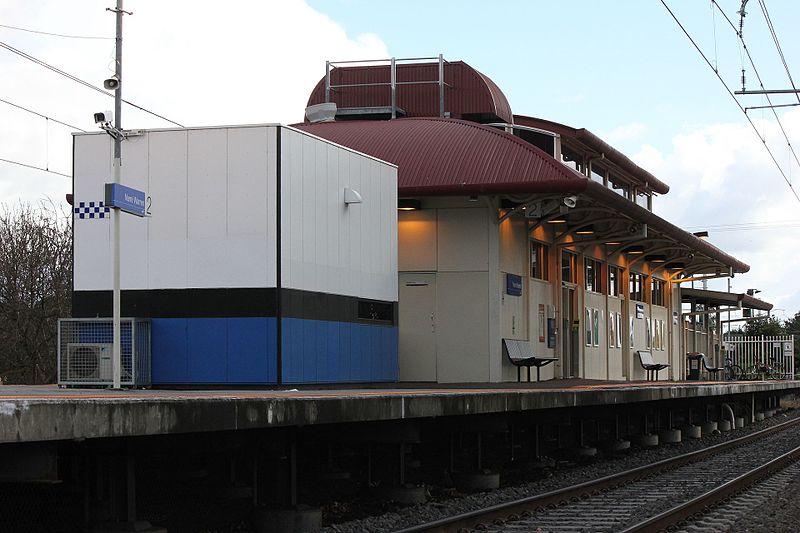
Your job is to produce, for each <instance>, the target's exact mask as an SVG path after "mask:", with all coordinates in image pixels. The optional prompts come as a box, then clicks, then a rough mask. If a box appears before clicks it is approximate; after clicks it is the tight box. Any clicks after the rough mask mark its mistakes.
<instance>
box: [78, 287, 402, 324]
mask: <svg viewBox="0 0 800 533" xmlns="http://www.w3.org/2000/svg"><path fill="white" fill-rule="evenodd" d="M277 294H278V290H277V289H275V288H235V289H153V290H125V291H122V316H126V317H137V318H220V317H274V316H277V306H278V299H277ZM280 294H281V295H282V297H281V300H280V307H281V315H282V316H283V317H286V318H303V319H307V320H329V321H334V322H358V323H368V324H384V325H387V326H394V325H397V302H387V301H383V300H371V299H368V298H356V297H353V296H342V295H339V294H326V293H321V292H311V291H301V290H297V289H282V290H281V291H280ZM359 302H360V303H361V304H362V305H361V307H362V313H361V315H362V317H359ZM371 303H372V304H376V306H378V307H380V308H382V309H385V308H390V311H389V312H388V316H387V315H386V314H381V316H379V317H378V318H377V319H376V318H369V314H368V313H367V314H366V315H365V314H364V312H363V309H364V308H367V309H369V307H370V306H369V304H371ZM72 316H73V317H76V318H91V317H97V316H100V317H110V316H111V291H75V292H73V293H72Z"/></svg>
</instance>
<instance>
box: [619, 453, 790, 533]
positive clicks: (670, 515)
mask: <svg viewBox="0 0 800 533" xmlns="http://www.w3.org/2000/svg"><path fill="white" fill-rule="evenodd" d="M798 459H800V446H798V447H797V448H795V449H794V450H791V451H790V452H787V453H785V454H783V455H781V456H779V457H776V458H775V459H773V460H771V461H769V462H767V463H764V464H763V465H759V466H757V467H756V468H754V469H752V470H750V471H749V472H747V473H745V474H742V475H740V476H738V477H736V478H734V479H732V480H730V481H728V482H726V483H723V484H722V485H720V486H719V487H716V488H715V489H712V490H710V491H708V492H706V493H704V494H701V495H699V496H697V497H695V498H693V499H691V500H689V501H688V502H684V503H682V504H680V505H677V506H675V507H673V508H672V509H669V510H667V511H664V512H662V513H661V514H658V515H656V516H654V517H651V518H649V519H647V520H645V521H643V522H640V523H638V524H635V525H633V526H631V527H629V528H627V529H624V530H622V532H621V533H638V532H645V531H646V532H653V531H665V530H667V528H669V527H670V526H673V525H680V526H685V525H688V524H689V522H690V519H691V517H693V516H699V515H702V514H704V513H705V511H707V510H708V509H709V508H711V507H713V506H715V505H717V504H718V503H720V502H722V501H724V500H725V499H727V498H730V497H732V496H734V495H736V494H738V493H740V492H742V491H745V490H747V489H748V488H750V487H751V486H752V485H754V484H755V483H757V482H759V481H761V480H763V479H765V478H767V477H769V476H771V475H773V474H775V473H777V472H779V471H781V470H783V469H784V468H786V467H787V466H789V465H790V464H792V463H793V462H795V461H797V460H798Z"/></svg>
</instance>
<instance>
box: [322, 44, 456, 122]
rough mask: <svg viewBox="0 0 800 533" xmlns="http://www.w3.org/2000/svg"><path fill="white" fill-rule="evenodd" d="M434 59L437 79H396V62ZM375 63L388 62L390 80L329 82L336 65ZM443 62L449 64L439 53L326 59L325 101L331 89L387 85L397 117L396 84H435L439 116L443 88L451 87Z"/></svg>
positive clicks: (442, 100) (442, 109) (441, 109)
mask: <svg viewBox="0 0 800 533" xmlns="http://www.w3.org/2000/svg"><path fill="white" fill-rule="evenodd" d="M433 60H436V61H438V63H439V76H438V79H435V80H418V81H397V64H398V63H414V62H418V61H433ZM364 63H370V64H377V65H381V64H383V63H389V69H390V73H391V76H390V81H388V82H377V83H343V84H337V85H333V84H331V72H332V71H333V69H335V68H336V67H337V66H343V65H353V64H364ZM445 64H449V62H448V61H446V60H445V59H444V57H443V56H442V54H439V56H438V57H403V58H396V57H390V58H388V59H360V60H353V61H326V62H325V102H326V103H328V102H330V101H331V91H335V90H336V89H342V88H348V87H376V86H389V87H391V103H390V105H391V110H392V118H397V86H398V85H429V84H436V85H438V86H439V116H440V117H444V116H445V111H444V88H445V87H451V85H450V84H448V83H447V82H445V81H444V66H445Z"/></svg>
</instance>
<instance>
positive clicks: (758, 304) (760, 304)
mask: <svg viewBox="0 0 800 533" xmlns="http://www.w3.org/2000/svg"><path fill="white" fill-rule="evenodd" d="M739 301H741V302H742V307H747V308H748V309H758V310H760V311H772V308H773V307H774V306H773V305H772V304H771V303H769V302H765V301H764V300H759V299H758V298H754V297H752V296H750V295H749V294H740V295H739Z"/></svg>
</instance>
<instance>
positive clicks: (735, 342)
mask: <svg viewBox="0 0 800 533" xmlns="http://www.w3.org/2000/svg"><path fill="white" fill-rule="evenodd" d="M723 340H724V342H723V347H724V348H725V352H726V353H725V356H726V357H730V358H731V360H732V362H733V364H735V365H739V366H740V367H741V368H742V371H743V372H744V374H743V377H745V378H757V377H759V376H760V375H763V374H768V373H771V374H773V376H772V377H776V378H778V379H793V378H794V336H793V335H778V336H766V335H760V336H747V335H725V337H724V339H723ZM767 368H768V369H770V370H771V372H765V371H764V370H765V369H767Z"/></svg>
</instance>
